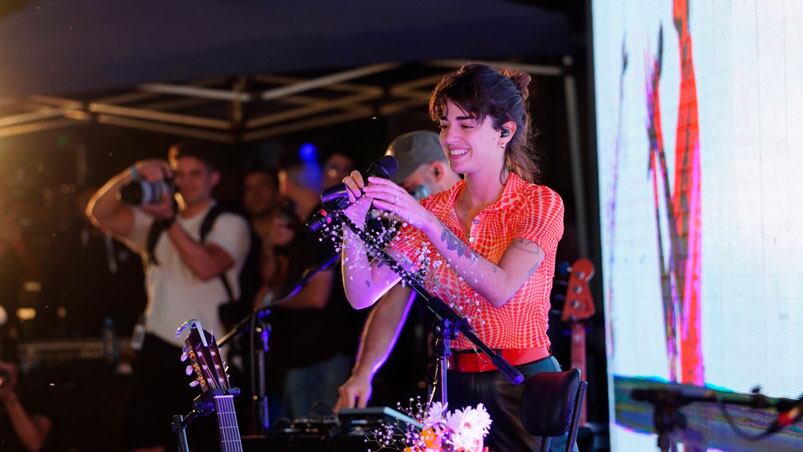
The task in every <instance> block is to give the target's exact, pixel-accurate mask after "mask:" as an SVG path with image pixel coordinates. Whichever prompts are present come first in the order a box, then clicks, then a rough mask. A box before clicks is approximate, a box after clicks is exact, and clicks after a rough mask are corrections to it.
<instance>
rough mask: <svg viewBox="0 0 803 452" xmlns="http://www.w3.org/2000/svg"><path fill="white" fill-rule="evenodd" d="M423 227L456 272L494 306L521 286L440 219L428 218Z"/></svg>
mask: <svg viewBox="0 0 803 452" xmlns="http://www.w3.org/2000/svg"><path fill="white" fill-rule="evenodd" d="M422 231H423V232H424V233H425V234H426V236H427V238H429V240H430V241H431V242H432V244H433V245H435V248H436V249H437V250H438V252H439V253H440V254H441V256H442V257H443V259H444V260H445V261H446V263H447V264H448V265H449V266H450V267H451V268H452V269H453V270H454V271H455V272H456V273H457V275H458V276H460V277H461V278H463V280H464V281H465V282H466V283H467V284H468V285H469V286H471V288H472V289H474V290H475V291H476V292H477V293H478V294H480V295H482V296H483V297H485V299H486V300H488V301H489V302H490V303H491V304H493V305H494V306H497V307H499V306H502V305H504V304H505V303H506V302H507V301H508V300H509V299H510V298H511V297H512V296H513V294H514V293H516V290H518V288H519V287H520V285H521V284H518V285H515V286H514V284H512V283H511V281H510V280H509V274H508V272H506V271H505V270H504V269H503V268H501V267H500V266H498V265H496V264H494V263H492V262H491V261H489V260H488V259H485V258H484V257H482V256H480V255H479V253H477V252H476V251H474V250H473V249H471V247H470V246H468V245H467V244H466V243H465V242H463V241H462V240H460V238H458V237H457V236H456V235H454V233H453V232H452V231H451V230H450V229H449V228H447V227H446V226H445V225H444V224H443V223H441V222H440V221H439V220H437V219H433V220H432V221H429V222H427V223H426V225H425V226H424V227H422ZM522 283H523V281H522Z"/></svg>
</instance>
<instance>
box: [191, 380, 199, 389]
mask: <svg viewBox="0 0 803 452" xmlns="http://www.w3.org/2000/svg"><path fill="white" fill-rule="evenodd" d="M199 384H200V383H198V380H192V381H191V382H190V387H191V388H194V387H196V386H198V385H199Z"/></svg>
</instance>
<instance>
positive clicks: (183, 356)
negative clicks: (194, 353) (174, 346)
mask: <svg viewBox="0 0 803 452" xmlns="http://www.w3.org/2000/svg"><path fill="white" fill-rule="evenodd" d="M189 357H190V354H189V349H188V348H187V346H186V345H185V346H184V348H183V349H182V350H181V362H182V363H183V362H184V361H186V360H187V358H189Z"/></svg>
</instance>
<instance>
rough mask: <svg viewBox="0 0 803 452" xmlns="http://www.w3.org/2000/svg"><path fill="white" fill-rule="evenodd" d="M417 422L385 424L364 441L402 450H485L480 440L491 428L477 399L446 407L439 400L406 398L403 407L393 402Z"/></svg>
mask: <svg viewBox="0 0 803 452" xmlns="http://www.w3.org/2000/svg"><path fill="white" fill-rule="evenodd" d="M397 409H398V410H399V411H403V412H405V413H406V414H408V415H409V416H410V417H412V418H414V419H415V420H416V421H417V422H418V424H419V425H418V426H413V425H405V426H403V427H402V426H400V425H399V424H385V425H383V426H382V427H381V428H379V429H376V430H374V431H372V432H371V433H372V434H370V435H369V437H368V438H367V440H368V441H372V442H375V443H377V444H378V445H379V450H382V449H391V450H402V451H404V452H436V451H438V452H440V451H443V452H483V451H485V452H487V450H488V449H487V448H485V447H484V444H483V440H484V438H485V436H486V435H488V432H489V430H490V428H491V417H490V415H488V411H486V410H485V407H484V406H483V405H482V404H481V403H480V404H478V405H477V406H476V407H470V406H469V407H466V408H463V409H462V410H459V409H458V410H454V411H451V412H450V411H447V406H446V405H444V404H441V403H440V402H435V403H432V404H425V403H422V402H421V401H420V399H410V406H409V407H408V408H407V409H404V408H402V407H401V405H400V404H399V405H397Z"/></svg>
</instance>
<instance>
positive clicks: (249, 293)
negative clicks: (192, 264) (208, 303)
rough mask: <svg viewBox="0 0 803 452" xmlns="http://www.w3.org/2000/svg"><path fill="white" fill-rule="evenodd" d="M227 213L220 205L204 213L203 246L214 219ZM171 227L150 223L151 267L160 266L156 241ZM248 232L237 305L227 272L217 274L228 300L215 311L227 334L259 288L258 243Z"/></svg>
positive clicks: (245, 312)
mask: <svg viewBox="0 0 803 452" xmlns="http://www.w3.org/2000/svg"><path fill="white" fill-rule="evenodd" d="M226 211H227V210H226V209H225V208H223V206H221V205H220V204H215V205H214V206H212V208H211V209H209V212H207V213H206V216H205V217H204V219H203V221H202V222H201V229H200V231H199V236H200V237H199V239H200V242H201V243H202V244H203V243H204V242H205V241H206V237H207V236H208V235H209V232H211V231H212V227H213V226H214V225H215V220H217V217H219V216H220V214H222V213H224V212H226ZM171 223H172V221H170V220H162V219H159V220H156V221H154V222H153V224H152V225H151V228H150V230H149V231H148V241H147V253H148V262H150V263H152V264H153V265H159V262H158V261H157V260H156V254H155V250H156V244H157V243H158V242H159V237H161V235H162V233H163V232H164V231H165V230H167V228H169V227H170V224H171ZM248 231H249V234H250V235H251V246H250V248H249V249H248V254H247V255H246V258H245V263H244V264H243V268H242V269H241V270H240V275H239V282H240V300H241V301H238V300H237V299H235V298H234V292H233V291H232V289H231V285H230V284H229V280H228V278H226V272H223V273H221V274H220V282H221V283H222V284H223V287H224V288H225V289H226V294H227V296H228V298H229V299H228V300H227V302H226V303H223V304H221V305H220V307H219V309H218V315H220V320H221V322H222V323H223V325H224V326H225V327H226V329H227V330H230V329H231V328H232V327H233V326H234V325H236V324H237V322H239V321H240V320H241V319H243V318H244V317H245V316H247V315H248V314H250V313H251V301H252V300H253V298H254V296H255V295H256V292H257V291H258V290H259V286H260V284H259V283H260V274H261V273H260V259H259V257H260V256H259V253H260V249H261V245H260V239H259V236H258V235H257V234H256V233H255V232H254V231H253V229H252V228H251V225H250V223H249V226H248Z"/></svg>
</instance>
